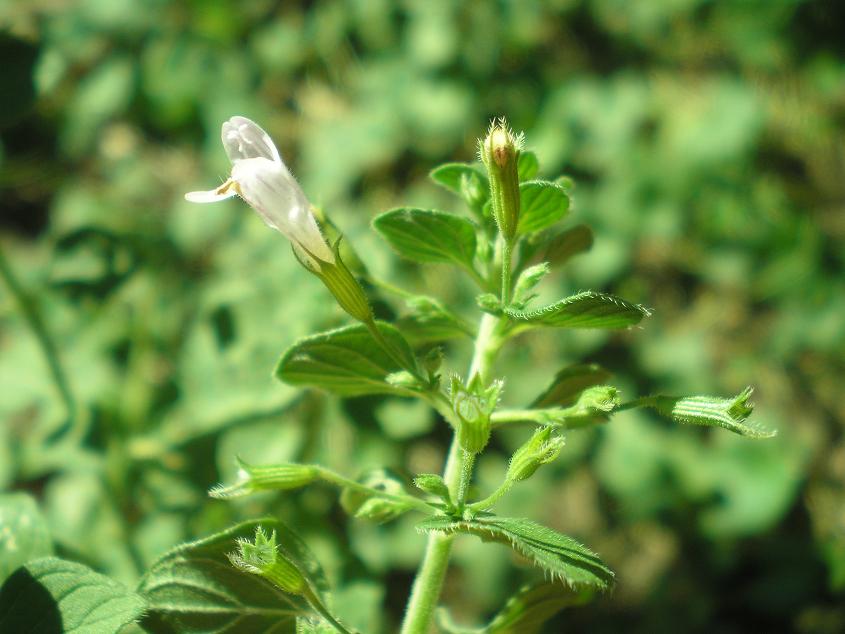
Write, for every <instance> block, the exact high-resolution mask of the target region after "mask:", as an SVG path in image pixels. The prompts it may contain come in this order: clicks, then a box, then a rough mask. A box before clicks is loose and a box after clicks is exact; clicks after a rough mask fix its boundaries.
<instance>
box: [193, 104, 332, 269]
mask: <svg viewBox="0 0 845 634" xmlns="http://www.w3.org/2000/svg"><path fill="white" fill-rule="evenodd" d="M221 137H222V139H223V147H224V148H225V149H226V154H227V155H228V157H229V160H230V161H232V174H231V176H230V177H229V179H228V180H227V181H226V182H225V183H223V184H222V185H221V186H220V187H218V188H217V189H212V190H210V191H200V192H189V193H187V194H185V199H186V200H188V201H190V202H194V203H213V202H217V201H218V200H225V199H227V198H231V197H232V196H235V195H238V196H240V197H241V198H243V199H244V200H245V201H246V202H247V204H248V205H249V206H250V207H252V208H253V209H255V211H257V212H258V213H259V215H260V216H261V217H262V218H263V219H264V222H266V223H267V224H268V225H269V226H270V227H272V228H273V229H276V230H277V231H279V232H280V233H282V234H283V235H284V236H285V237H287V238H288V240H290V241H291V243H292V244H293V248H294V250H295V251H296V253H297V255H298V256H299V257H300V259H301V260H303V262H304V263H305V264H306V265H307V266H309V268H311V269H312V270H320V266H319V262H318V261H323V262H327V263H329V264H334V262H335V257H334V253H333V252H332V250H331V247H329V245H328V243H327V242H326V239H325V238H324V237H323V234H322V233H321V232H320V228H319V227H318V226H317V221H316V220H315V219H314V215H313V214H312V213H311V205H310V203H309V202H308V199H307V198H306V197H305V193H304V192H303V191H302V188H301V187H300V186H299V184H298V183H297V182H296V179H295V178H294V177H293V175H292V174H291V173H290V171H289V170H288V168H287V167H286V166H285V164H284V163H283V162H282V157H281V156H279V151H278V150H277V149H276V146H275V145H274V144H273V141H272V139H271V138H270V135H268V134H267V133H266V132H265V131H264V130H262V129H261V128H260V127H259V126H258V124H256V123H255V122H254V121H250V120H249V119H247V118H246V117H232V118H231V119H229V120H228V121H226V122H224V123H223V129H222V131H221Z"/></svg>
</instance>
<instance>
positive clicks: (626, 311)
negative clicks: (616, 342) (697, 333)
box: [505, 291, 650, 329]
mask: <svg viewBox="0 0 845 634" xmlns="http://www.w3.org/2000/svg"><path fill="white" fill-rule="evenodd" d="M505 313H506V314H507V315H508V316H509V317H510V318H511V319H513V320H514V321H515V322H517V323H519V324H521V325H527V326H550V327H554V328H601V329H619V328H627V327H628V326H633V325H635V324H638V323H640V321H641V320H642V319H643V317H648V316H649V315H650V312H649V311H648V310H647V309H646V308H644V307H643V306H640V305H638V304H631V303H630V302H626V301H625V300H623V299H619V298H618V297H614V296H613V295H606V294H604V293H597V292H595V291H584V292H582V293H578V294H577V295H572V296H571V297H567V298H565V299H562V300H560V301H558V302H555V303H554V304H551V305H549V306H544V307H543V308H539V309H537V310H529V311H525V310H516V309H514V308H505Z"/></svg>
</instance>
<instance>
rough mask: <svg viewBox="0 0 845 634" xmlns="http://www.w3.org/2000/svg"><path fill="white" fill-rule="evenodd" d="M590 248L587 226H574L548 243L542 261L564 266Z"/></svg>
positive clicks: (590, 236) (589, 235)
mask: <svg viewBox="0 0 845 634" xmlns="http://www.w3.org/2000/svg"><path fill="white" fill-rule="evenodd" d="M592 246H593V231H592V229H590V228H589V227H588V226H587V225H576V226H574V227H572V228H570V229H567V230H566V231H562V232H561V233H559V234H557V235H556V236H554V237H553V238H551V239H550V240H549V241H548V243H547V244H546V250H545V252H544V255H543V259H544V260H546V261H547V262H549V264H558V265H560V264H564V263H566V262H567V261H568V260H569V259H570V258H572V257H573V256H576V255H578V254H579V253H584V252H585V251H589V250H590V249H591V248H592Z"/></svg>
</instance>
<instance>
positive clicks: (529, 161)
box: [516, 150, 540, 182]
mask: <svg viewBox="0 0 845 634" xmlns="http://www.w3.org/2000/svg"><path fill="white" fill-rule="evenodd" d="M539 169H540V161H538V160H537V155H536V154H534V152H532V151H530V150H522V151H521V152H520V153H519V159H517V162H516V171H517V173H518V174H519V182H524V181H530V180H531V179H532V178H534V177H535V176H537V171H538V170H539Z"/></svg>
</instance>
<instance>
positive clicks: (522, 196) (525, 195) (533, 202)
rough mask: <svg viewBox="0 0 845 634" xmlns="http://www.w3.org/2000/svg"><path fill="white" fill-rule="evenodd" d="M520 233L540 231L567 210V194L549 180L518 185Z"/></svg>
mask: <svg viewBox="0 0 845 634" xmlns="http://www.w3.org/2000/svg"><path fill="white" fill-rule="evenodd" d="M519 207H520V209H519V226H518V228H517V231H518V232H519V233H520V234H526V233H532V232H534V231H542V230H543V229H545V228H547V227H550V226H552V225H553V224H554V223H556V222H557V221H558V220H560V219H561V218H563V217H564V216H565V215H566V213H567V212H568V211H569V195H568V194H567V193H566V190H565V189H563V187H561V186H559V185H555V184H554V183H550V182H549V181H528V182H527V183H522V184H520V186H519Z"/></svg>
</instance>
